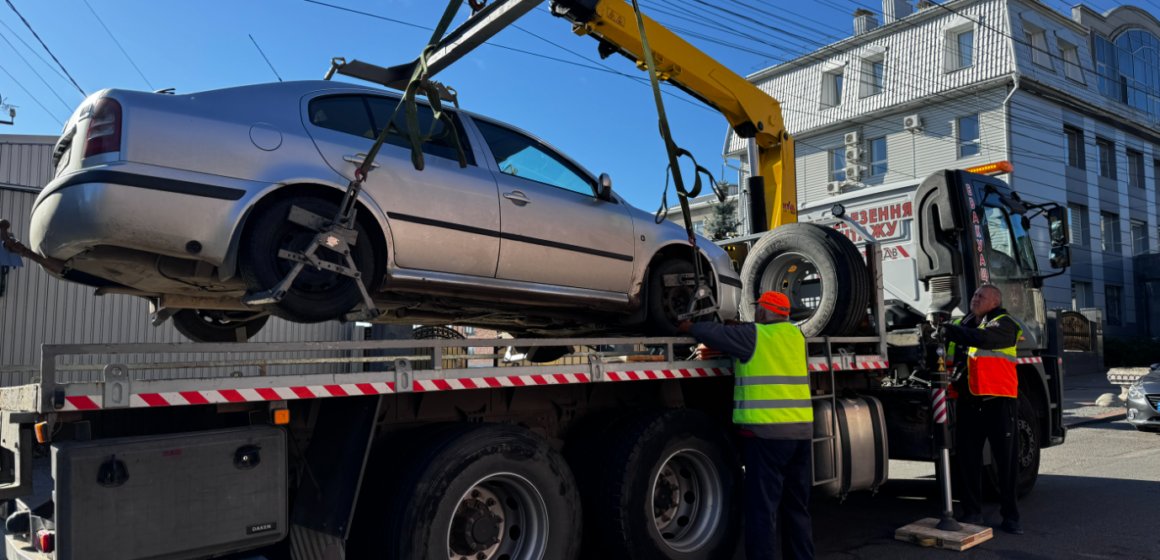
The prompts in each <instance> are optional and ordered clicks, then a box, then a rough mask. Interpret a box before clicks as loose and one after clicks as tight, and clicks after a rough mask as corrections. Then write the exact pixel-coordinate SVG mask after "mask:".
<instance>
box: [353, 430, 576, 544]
mask: <svg viewBox="0 0 1160 560" xmlns="http://www.w3.org/2000/svg"><path fill="white" fill-rule="evenodd" d="M424 439H426V440H427V441H428V442H429V443H427V444H425V445H423V444H420V445H418V446H416V447H413V448H412V449H414V451H413V453H411V454H408V455H407V460H406V461H401V460H399V459H398V457H399V455H395V462H398V463H406V465H405V466H403V467H401V468H399V469H398V470H397V471H396V472H395V473H394V474H395V475H396V476H397V478H395V479H394V480H393V482H392V483H391V484H390V485H389V487H387V488H385V489H383V491H382V492H381V493H380V494H379V495H378V496H375V497H374V498H373V499H372V500H369V501H366V502H360V508H359V509H360V510H362V509H363V507H368V508H370V507H374V508H376V512H375V513H376V514H378V515H379V516H380V517H381V522H380V524H379V526H378V527H377V530H375V531H373V532H372V531H369V530H365V529H364V530H363V531H360V535H359V537H358V540H360V541H368V540H371V541H374V543H375V544H374V546H373V547H371V548H369V549H367V548H365V545H363V544H360V545H359V546H360V548H363V549H364V550H372V551H373V554H372V555H366V556H365V557H367V558H407V559H413V560H447V558H448V557H449V555H448V552H455V554H456V555H453V556H450V557H452V558H462V557H467V558H476V557H477V555H478V554H479V553H480V552H484V553H485V556H486V555H487V554H490V555H491V556H488V557H496V558H502V557H504V556H505V555H506V556H507V558H509V559H510V560H530V559H540V558H552V559H557V558H558V559H560V560H576V559H577V558H578V557H579V552H580V542H581V537H582V535H581V526H580V522H581V511H580V507H581V506H580V497H579V495H578V493H577V490H576V483H575V480H574V479H573V478H572V472H571V470H570V469H569V468H568V465H567V463H566V462H565V461H564V458H563V457H562V456H561V455H560V453H559V452H557V451H556V450H555V449H553V448H552V447H551V446H550V445H549V444H548V442H547V441H545V440H544V439H543V438H541V437H539V436H537V435H535V434H533V433H532V432H530V431H528V430H526V429H523V428H518V427H515V426H509V425H505V424H470V423H456V424H449V425H445V426H442V427H439V428H437V429H434V430H429V431H426V432H425V434H424ZM374 476H377V475H374ZM364 504H365V506H364ZM481 524H482V525H481ZM364 527H365V526H363V527H360V528H364ZM549 535H551V538H549ZM352 538H354V534H353V532H352ZM490 538H495V539H498V541H497V542H495V543H494V544H492V545H491V546H493V547H497V548H496V549H494V550H493V549H489V548H480V547H483V546H484V545H487V544H488V543H491V542H492V541H491V540H490ZM479 539H483V542H482V543H481V542H479ZM505 547H506V548H505ZM352 557H354V556H352ZM358 557H359V558H362V557H364V556H358Z"/></svg>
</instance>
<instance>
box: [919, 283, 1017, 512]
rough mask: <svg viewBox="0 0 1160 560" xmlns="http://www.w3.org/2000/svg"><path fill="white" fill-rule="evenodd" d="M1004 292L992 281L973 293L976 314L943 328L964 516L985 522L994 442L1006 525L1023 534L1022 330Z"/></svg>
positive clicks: (1001, 510)
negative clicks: (987, 457) (987, 461)
mask: <svg viewBox="0 0 1160 560" xmlns="http://www.w3.org/2000/svg"><path fill="white" fill-rule="evenodd" d="M1002 305H1003V292H1002V291H1000V290H999V288H996V287H995V286H992V285H986V286H983V287H981V288H979V289H978V290H977V291H976V292H975V295H974V297H973V298H971V314H970V315H967V316H966V317H963V318H962V319H960V320H958V321H955V324H953V325H945V326H943V327H941V328H940V329H939V334H940V335H941V336H942V339H943V340H946V341H949V344H948V345H947V356H949V357H950V360H952V365H953V368H954V370H953V373H952V377H951V379H952V387H953V390H954V391H953V393H952V394H953V396H955V401H956V403H957V404H956V406H955V411H956V416H957V421H956V423H955V455H956V456H957V457H958V461H959V467H960V468H961V470H962V474H963V493H962V495H961V496H960V497H959V503H960V504H961V505H962V510H963V514H962V516H961V518H960V519H959V521H961V522H963V523H970V524H972V525H982V524H984V523H985V520H984V519H983V510H982V493H983V445H984V443H985V442H987V441H990V442H991V456H992V458H993V460H994V461H995V463H996V466H997V467H998V471H999V486H1000V492H1001V494H1002V498H1003V499H1002V507H1001V508H1000V509H999V513H1000V514H1001V515H1002V516H1003V524H1002V525H1001V528H1002V529H1003V530H1004V531H1006V532H1008V533H1011V534H1016V535H1021V534H1023V526H1022V524H1021V523H1020V520H1019V507H1018V504H1017V499H1018V491H1019V432H1018V430H1017V429H1016V428H1017V425H1016V419H1017V417H1018V416H1017V411H1018V398H1019V376H1018V374H1017V373H1016V370H1015V368H1016V363H1017V361H1016V357H1015V355H1016V346H1017V345H1018V343H1019V338H1020V337H1021V336H1022V335H1023V331H1022V329H1021V328H1020V327H1019V323H1018V322H1016V321H1015V319H1013V318H1012V317H1011V316H1010V315H1008V314H1007V310H1005V309H1003V307H1002Z"/></svg>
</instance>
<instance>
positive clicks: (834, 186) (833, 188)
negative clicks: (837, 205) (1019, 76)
mask: <svg viewBox="0 0 1160 560" xmlns="http://www.w3.org/2000/svg"><path fill="white" fill-rule="evenodd" d="M826 194H828V195H830V196H838V195H840V194H842V183H841V182H839V181H830V182H829V183H826Z"/></svg>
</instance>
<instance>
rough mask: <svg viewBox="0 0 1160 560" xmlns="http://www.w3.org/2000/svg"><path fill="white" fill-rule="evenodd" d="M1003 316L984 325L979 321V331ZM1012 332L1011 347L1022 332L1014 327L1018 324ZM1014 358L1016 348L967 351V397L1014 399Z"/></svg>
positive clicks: (1016, 378) (1016, 380) (1016, 393)
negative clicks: (1014, 331)
mask: <svg viewBox="0 0 1160 560" xmlns="http://www.w3.org/2000/svg"><path fill="white" fill-rule="evenodd" d="M1004 317H1008V318H1010V316H1009V315H1000V316H998V317H995V318H994V319H991V320H990V321H988V322H982V321H980V322H979V328H980V329H985V328H987V324H988V323H992V322H995V321H998V320H999V319H1002V318H1004ZM1011 320H1012V321H1014V319H1011ZM1016 329H1017V330H1018V332H1017V333H1016V334H1015V341H1016V342H1015V344H1016V345H1018V343H1019V342H1018V341H1019V337H1021V336H1023V329H1022V328H1019V327H1018V323H1016ZM1015 356H1016V346H1011V347H1010V348H1000V349H997V350H979V349H978V348H971V349H970V350H969V351H968V352H967V380H968V383H967V385H968V386H969V387H970V389H971V394H972V395H976V396H980V397H983V396H987V397H1011V398H1015V397H1018V396H1019V375H1018V373H1016V371H1015V364H1016V363H1017V361H1016V358H1015Z"/></svg>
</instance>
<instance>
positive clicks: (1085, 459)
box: [813, 420, 1160, 560]
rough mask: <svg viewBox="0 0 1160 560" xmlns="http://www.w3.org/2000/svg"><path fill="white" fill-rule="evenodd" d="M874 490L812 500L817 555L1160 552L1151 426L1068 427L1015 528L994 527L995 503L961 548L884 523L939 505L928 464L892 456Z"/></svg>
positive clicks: (1158, 456)
mask: <svg viewBox="0 0 1160 560" xmlns="http://www.w3.org/2000/svg"><path fill="white" fill-rule="evenodd" d="M890 478H891V480H890V482H889V483H888V484H886V485H885V486H883V487H882V490H881V491H880V492H879V493H878V495H876V496H871V495H870V494H869V493H865V492H863V493H858V494H854V495H851V496H850V498H849V499H847V500H846V502H845V503H842V504H839V503H837V502H836V501H834V500H826V499H821V500H815V501H814V503H813V513H814V542H815V546H816V547H817V556H818V558H835V559H837V558H841V559H849V558H890V559H906V558H932V557H937V556H940V555H957V556H955V557H958V558H1005V559H1012V558H1014V559H1036V560H1038V559H1056V558H1089V559H1090V558H1160V520H1158V519H1157V513H1156V512H1157V509H1158V508H1160V434H1146V433H1140V432H1137V431H1136V430H1135V429H1134V428H1133V427H1131V426H1129V425H1128V424H1127V423H1126V422H1124V421H1122V420H1121V421H1116V422H1097V423H1089V424H1084V425H1080V426H1075V427H1073V428H1071V430H1070V432H1069V433H1068V437H1067V443H1065V444H1064V445H1062V446H1059V447H1054V448H1051V449H1046V450H1044V451H1043V457H1042V463H1041V466H1040V475H1039V481H1038V484H1037V485H1036V487H1035V490H1034V491H1032V493H1031V494H1030V495H1029V496H1028V497H1027V498H1026V499H1025V500H1023V501H1022V502H1021V503H1020V513H1021V515H1022V518H1023V527H1024V530H1025V531H1026V533H1025V534H1023V535H1018V536H1016V535H1008V534H1006V533H1003V532H1001V531H999V530H998V524H999V523H1000V522H1001V521H1002V519H1001V518H1000V516H999V513H998V509H999V505H998V504H997V503H992V504H986V505H985V506H984V514H985V516H986V517H987V521H988V523H989V524H991V525H993V526H994V527H996V531H995V537H994V538H993V539H991V540H990V541H988V542H985V543H983V544H981V545H978V546H977V547H975V548H972V549H970V550H968V551H966V552H963V553H957V552H951V551H941V550H932V549H927V548H921V547H918V546H916V545H912V544H908V543H904V542H902V541H896V540H894V530H895V529H897V528H898V527H901V526H903V525H906V524H908V523H911V522H914V521H916V520H918V519H920V518H923V517H933V516H935V514H937V513H938V511H939V509H940V505H939V504H940V497H939V490H938V486H937V484H936V482H935V480H934V467H933V465H930V464H925V463H910V462H904V461H892V462H891V465H890Z"/></svg>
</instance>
